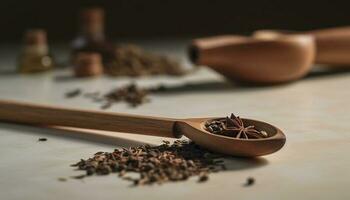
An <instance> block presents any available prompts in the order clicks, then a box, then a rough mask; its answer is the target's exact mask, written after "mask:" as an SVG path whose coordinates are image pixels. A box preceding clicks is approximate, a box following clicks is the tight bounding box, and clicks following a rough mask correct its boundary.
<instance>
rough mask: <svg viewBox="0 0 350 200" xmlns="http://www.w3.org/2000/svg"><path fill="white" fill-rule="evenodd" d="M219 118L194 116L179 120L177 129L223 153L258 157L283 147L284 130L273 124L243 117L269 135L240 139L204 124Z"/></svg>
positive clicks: (247, 123)
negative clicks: (218, 132) (219, 133)
mask: <svg viewBox="0 0 350 200" xmlns="http://www.w3.org/2000/svg"><path fill="white" fill-rule="evenodd" d="M217 119H218V118H192V119H186V120H184V121H180V122H177V123H176V124H175V129H177V131H180V132H182V133H183V134H184V135H185V136H186V137H188V138H189V139H191V140H192V141H194V142H195V143H197V144H198V145H200V146H203V147H205V148H207V149H209V150H211V151H214V152H219V153H223V154H228V155H233V156H242V157H256V156H263V155H267V154H271V153H274V152H276V151H278V150H279V149H281V148H282V147H283V146H284V144H285V142H286V137H285V135H284V134H283V132H282V131H281V130H280V129H278V128H277V127H275V126H272V125H271V124H268V123H265V122H261V121H257V120H252V119H242V120H243V122H244V124H245V125H247V126H251V125H253V126H255V128H256V129H258V130H264V131H266V133H268V137H266V138H261V139H239V138H233V137H228V136H224V135H217V134H213V133H210V132H208V131H207V130H206V128H205V126H204V124H205V122H207V121H211V120H217Z"/></svg>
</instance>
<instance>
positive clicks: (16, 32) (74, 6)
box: [0, 0, 350, 42]
mask: <svg viewBox="0 0 350 200" xmlns="http://www.w3.org/2000/svg"><path fill="white" fill-rule="evenodd" d="M88 6H89V7H90V6H101V7H102V8H104V9H105V11H106V34H107V35H108V36H109V37H110V38H111V39H117V38H118V37H174V36H181V37H192V36H205V35H214V34H223V33H240V34H245V33H249V32H251V31H253V30H256V29H261V28H264V29H267V28H278V29H293V30H308V29H314V28H323V27H333V26H341V25H347V24H349V22H350V15H349V14H348V13H349V7H348V3H347V1H342V2H335V1H327V2H326V1H303V2H302V3H300V2H297V1H277V0H266V1H251V0H248V1H247V0H245V1H209V0H192V1H179V0H178V1H171V0H148V1H139V0H115V1H101V0H99V1H98V0H95V1H89V0H84V1H83V0H81V1H47V0H31V1H18V0H2V1H1V6H0V27H1V31H0V42H16V41H20V40H21V39H22V34H23V32H24V31H25V30H27V29H30V28H33V27H37V28H44V29H46V30H47V31H48V36H49V40H55V41H62V40H67V39H68V40H70V39H72V38H73V37H74V36H75V35H76V33H77V29H78V25H77V15H78V11H79V9H80V8H82V7H88Z"/></svg>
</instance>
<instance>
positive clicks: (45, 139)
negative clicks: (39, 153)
mask: <svg viewBox="0 0 350 200" xmlns="http://www.w3.org/2000/svg"><path fill="white" fill-rule="evenodd" d="M38 141H39V142H45V141H47V138H39V139H38Z"/></svg>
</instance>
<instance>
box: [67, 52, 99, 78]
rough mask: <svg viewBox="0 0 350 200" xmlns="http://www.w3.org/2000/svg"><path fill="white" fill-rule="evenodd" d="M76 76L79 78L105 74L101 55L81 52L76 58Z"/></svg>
mask: <svg viewBox="0 0 350 200" xmlns="http://www.w3.org/2000/svg"><path fill="white" fill-rule="evenodd" d="M73 63H74V74H75V76H77V77H89V76H99V75H101V74H103V66H102V58H101V55H100V54H99V53H95V52H79V53H77V54H76V55H75V57H74V62H73Z"/></svg>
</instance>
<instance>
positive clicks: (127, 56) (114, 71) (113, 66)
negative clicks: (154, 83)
mask: <svg viewBox="0 0 350 200" xmlns="http://www.w3.org/2000/svg"><path fill="white" fill-rule="evenodd" d="M106 72H107V73H108V74H109V75H112V76H144V75H158V74H167V75H174V76H179V75H184V74H185V73H186V71H185V70H184V68H183V67H182V66H181V65H180V63H179V62H178V61H176V60H173V59H170V58H168V57H166V56H162V55H155V54H151V53H148V52H146V51H144V50H143V49H141V48H140V47H139V46H136V45H131V44H128V45H121V46H118V47H116V49H115V59H114V60H113V61H112V62H111V63H108V64H107V66H106Z"/></svg>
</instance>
